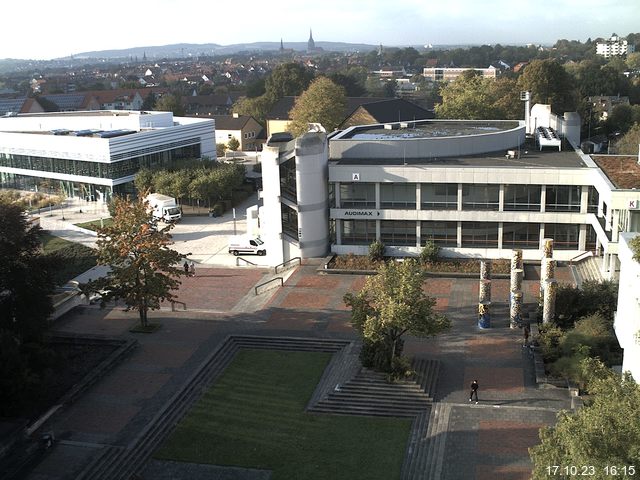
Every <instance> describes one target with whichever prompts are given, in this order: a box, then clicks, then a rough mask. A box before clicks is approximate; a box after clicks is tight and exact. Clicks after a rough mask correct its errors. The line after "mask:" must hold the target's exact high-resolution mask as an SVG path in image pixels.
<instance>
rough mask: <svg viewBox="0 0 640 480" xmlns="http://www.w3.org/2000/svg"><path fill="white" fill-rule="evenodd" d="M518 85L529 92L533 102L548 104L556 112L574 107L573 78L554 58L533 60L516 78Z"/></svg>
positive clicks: (570, 109)
mask: <svg viewBox="0 0 640 480" xmlns="http://www.w3.org/2000/svg"><path fill="white" fill-rule="evenodd" d="M518 87H519V88H520V90H528V91H530V92H531V96H532V100H533V103H534V104H535V103H543V104H549V105H551V107H552V108H553V109H554V111H556V112H566V111H572V110H574V109H575V108H576V98H575V94H574V88H573V79H572V78H571V76H570V75H569V73H567V71H566V70H565V69H564V68H563V67H562V65H560V64H559V63H558V62H557V61H555V60H533V61H532V62H531V63H530V64H529V65H527V66H526V68H525V69H524V72H523V73H522V75H521V76H520V78H519V79H518Z"/></svg>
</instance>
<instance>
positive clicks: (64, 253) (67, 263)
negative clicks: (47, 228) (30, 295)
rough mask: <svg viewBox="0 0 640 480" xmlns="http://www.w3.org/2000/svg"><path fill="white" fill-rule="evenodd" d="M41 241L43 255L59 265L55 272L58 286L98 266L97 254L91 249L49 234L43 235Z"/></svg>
mask: <svg viewBox="0 0 640 480" xmlns="http://www.w3.org/2000/svg"><path fill="white" fill-rule="evenodd" d="M40 239H41V241H42V251H43V253H44V254H45V255H46V256H48V257H50V258H52V259H54V261H55V262H56V264H57V268H56V269H55V270H54V272H53V276H54V281H55V283H56V285H64V284H65V283H67V282H68V281H69V280H71V279H72V278H75V277H77V276H78V275H80V274H81V273H84V272H86V271H87V270H89V269H90V268H91V267H94V266H95V265H96V252H95V250H93V249H91V248H89V247H86V246H84V245H81V244H79V243H74V242H70V241H68V240H65V239H64V238H60V237H56V236H55V235H51V234H49V233H42V234H41V235H40Z"/></svg>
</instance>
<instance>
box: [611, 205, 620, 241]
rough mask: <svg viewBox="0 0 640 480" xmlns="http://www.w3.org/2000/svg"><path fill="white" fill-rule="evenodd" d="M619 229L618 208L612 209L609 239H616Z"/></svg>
mask: <svg viewBox="0 0 640 480" xmlns="http://www.w3.org/2000/svg"><path fill="white" fill-rule="evenodd" d="M619 230H620V210H618V209H616V210H613V213H612V217H611V241H612V242H617V241H618V232H619Z"/></svg>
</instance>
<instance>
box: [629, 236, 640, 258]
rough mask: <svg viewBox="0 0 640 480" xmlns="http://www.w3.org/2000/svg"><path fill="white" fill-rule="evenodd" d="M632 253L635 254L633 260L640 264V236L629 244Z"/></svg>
mask: <svg viewBox="0 0 640 480" xmlns="http://www.w3.org/2000/svg"><path fill="white" fill-rule="evenodd" d="M629 247H630V248H631V253H633V259H634V260H635V261H636V262H640V235H638V236H637V237H633V238H632V239H631V241H630V242H629Z"/></svg>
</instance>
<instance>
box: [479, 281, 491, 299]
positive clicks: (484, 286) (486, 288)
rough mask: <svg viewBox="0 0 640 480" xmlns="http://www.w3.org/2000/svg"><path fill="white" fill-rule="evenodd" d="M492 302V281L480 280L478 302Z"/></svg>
mask: <svg viewBox="0 0 640 480" xmlns="http://www.w3.org/2000/svg"><path fill="white" fill-rule="evenodd" d="M490 301H491V280H480V289H479V291H478V302H479V303H483V302H490Z"/></svg>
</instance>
